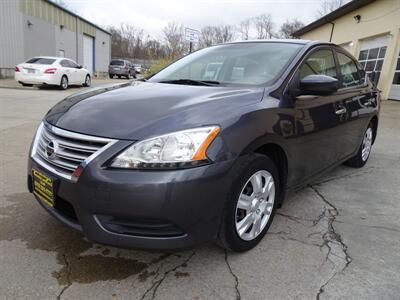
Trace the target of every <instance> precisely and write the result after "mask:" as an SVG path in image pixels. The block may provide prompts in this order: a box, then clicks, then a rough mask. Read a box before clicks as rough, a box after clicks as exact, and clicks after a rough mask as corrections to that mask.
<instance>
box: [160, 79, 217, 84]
mask: <svg viewBox="0 0 400 300" xmlns="http://www.w3.org/2000/svg"><path fill="white" fill-rule="evenodd" d="M159 82H160V83H172V84H187V85H206V86H213V85H218V84H220V83H219V81H214V80H194V79H186V78H182V79H170V80H161V81H159Z"/></svg>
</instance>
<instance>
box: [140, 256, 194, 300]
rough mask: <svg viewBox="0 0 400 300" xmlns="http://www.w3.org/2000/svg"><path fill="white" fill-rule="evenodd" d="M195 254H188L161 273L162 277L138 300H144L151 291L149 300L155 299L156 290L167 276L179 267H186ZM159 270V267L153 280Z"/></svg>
mask: <svg viewBox="0 0 400 300" xmlns="http://www.w3.org/2000/svg"><path fill="white" fill-rule="evenodd" d="M195 254H196V251H193V252H192V254H190V255H189V256H188V257H187V258H186V259H185V260H184V261H183V262H182V263H180V264H178V265H176V266H175V267H173V268H171V269H169V270H167V271H165V272H164V273H163V275H162V277H161V278H160V279H158V280H156V281H154V282H153V284H152V285H151V286H150V287H149V288H148V289H147V290H146V291H145V292H144V294H143V295H142V297H141V298H140V299H141V300H144V299H145V298H146V296H147V294H149V293H150V292H151V291H153V293H152V295H151V298H150V299H151V300H153V299H154V298H155V297H156V294H157V290H158V288H159V287H160V285H161V284H162V283H163V281H164V280H165V279H166V278H167V276H168V274H170V273H171V272H175V271H176V270H178V269H179V268H181V267H186V266H187V264H188V263H189V261H190V260H191V259H192V258H193V256H194V255H195ZM160 269H161V266H160V267H159V268H158V269H157V271H156V275H155V278H157V277H158V275H159V271H160Z"/></svg>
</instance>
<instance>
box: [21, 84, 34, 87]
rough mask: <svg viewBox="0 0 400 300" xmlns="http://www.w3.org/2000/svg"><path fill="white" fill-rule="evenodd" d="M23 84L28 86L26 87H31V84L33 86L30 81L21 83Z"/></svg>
mask: <svg viewBox="0 0 400 300" xmlns="http://www.w3.org/2000/svg"><path fill="white" fill-rule="evenodd" d="M21 84H22V86H26V87H31V86H33V84H29V83H21Z"/></svg>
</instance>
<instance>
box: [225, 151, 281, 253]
mask: <svg viewBox="0 0 400 300" xmlns="http://www.w3.org/2000/svg"><path fill="white" fill-rule="evenodd" d="M237 174H239V175H238V176H237V178H236V179H235V180H234V181H233V183H232V187H231V193H230V194H229V196H228V199H227V202H226V205H225V209H224V212H223V214H222V221H221V227H220V230H219V234H218V243H219V244H220V245H221V246H222V247H224V248H226V249H231V250H233V251H237V252H243V251H247V250H250V249H251V248H253V247H255V246H256V245H257V244H258V243H259V242H260V241H261V239H262V238H263V237H264V235H265V234H266V233H267V231H268V228H269V226H270V225H271V223H272V220H273V218H274V214H275V210H276V207H277V202H278V199H279V195H280V185H279V176H278V170H277V168H276V166H275V164H274V163H273V162H272V160H271V159H270V158H268V157H267V156H264V155H259V154H252V155H249V157H248V158H246V159H245V161H243V162H242V163H241V165H240V166H239V169H238V172H237Z"/></svg>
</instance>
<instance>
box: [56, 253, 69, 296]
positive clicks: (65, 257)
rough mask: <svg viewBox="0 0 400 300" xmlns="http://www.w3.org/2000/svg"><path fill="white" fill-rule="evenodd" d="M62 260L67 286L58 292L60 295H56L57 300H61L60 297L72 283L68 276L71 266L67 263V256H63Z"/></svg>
mask: <svg viewBox="0 0 400 300" xmlns="http://www.w3.org/2000/svg"><path fill="white" fill-rule="evenodd" d="M63 259H64V264H65V268H66V270H67V271H66V282H67V284H66V285H65V286H64V287H63V288H62V290H61V291H60V293H59V294H58V295H57V298H56V299H57V300H60V299H61V296H62V295H63V294H64V292H65V291H66V290H67V289H68V288H69V287H70V286H71V285H72V281H71V279H70V275H71V266H70V264H69V262H68V259H67V255H66V254H63Z"/></svg>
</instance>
